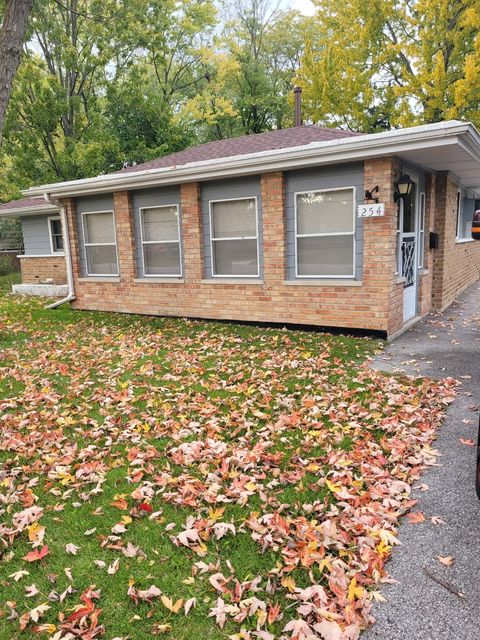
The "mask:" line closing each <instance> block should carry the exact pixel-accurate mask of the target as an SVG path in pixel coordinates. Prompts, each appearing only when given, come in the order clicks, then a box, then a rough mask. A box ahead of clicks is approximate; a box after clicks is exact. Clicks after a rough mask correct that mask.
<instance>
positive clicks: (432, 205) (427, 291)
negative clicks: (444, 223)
mask: <svg viewBox="0 0 480 640" xmlns="http://www.w3.org/2000/svg"><path fill="white" fill-rule="evenodd" d="M436 180H437V179H436V176H434V175H432V174H430V173H428V174H427V175H426V177H425V242H424V261H423V270H422V273H420V275H419V293H418V313H419V315H420V316H423V315H425V314H426V313H427V312H428V311H430V309H431V308H432V285H433V271H434V270H433V259H434V253H433V251H432V250H431V249H429V238H430V231H435V212H436Z"/></svg>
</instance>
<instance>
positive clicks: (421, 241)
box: [418, 193, 425, 269]
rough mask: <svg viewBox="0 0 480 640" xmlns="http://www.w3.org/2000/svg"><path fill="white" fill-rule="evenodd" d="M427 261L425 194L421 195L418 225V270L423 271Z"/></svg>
mask: <svg viewBox="0 0 480 640" xmlns="http://www.w3.org/2000/svg"><path fill="white" fill-rule="evenodd" d="M424 261H425V194H424V193H421V194H420V212H419V225H418V268H419V269H423V263H424Z"/></svg>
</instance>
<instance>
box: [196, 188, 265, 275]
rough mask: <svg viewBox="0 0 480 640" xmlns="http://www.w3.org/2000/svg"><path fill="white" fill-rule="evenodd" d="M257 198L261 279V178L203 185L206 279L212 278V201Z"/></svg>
mask: <svg viewBox="0 0 480 640" xmlns="http://www.w3.org/2000/svg"><path fill="white" fill-rule="evenodd" d="M249 197H256V198H257V207H258V236H259V237H258V252H259V255H258V264H259V273H260V277H261V278H262V277H263V233H262V226H263V225H262V220H263V209H262V192H261V186H260V176H248V177H246V178H238V179H236V180H235V179H233V180H232V179H229V180H217V181H215V182H204V183H203V184H202V224H203V248H204V254H203V255H204V273H205V278H212V277H213V275H212V254H211V246H210V206H209V203H210V201H211V200H232V199H235V198H249Z"/></svg>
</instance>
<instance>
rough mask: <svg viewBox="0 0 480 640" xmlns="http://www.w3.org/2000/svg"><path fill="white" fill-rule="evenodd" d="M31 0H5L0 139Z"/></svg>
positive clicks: (0, 53)
mask: <svg viewBox="0 0 480 640" xmlns="http://www.w3.org/2000/svg"><path fill="white" fill-rule="evenodd" d="M32 5H33V0H7V6H6V7H5V13H4V14H3V23H2V26H1V28H0V141H1V137H2V130H3V122H4V119H5V112H6V110H7V106H8V101H9V99H10V94H11V93H12V85H13V79H14V77H15V73H16V72H17V69H18V65H19V64H20V57H21V55H22V46H23V40H24V38H25V31H26V29H27V22H28V18H29V16H30V12H31V10H32Z"/></svg>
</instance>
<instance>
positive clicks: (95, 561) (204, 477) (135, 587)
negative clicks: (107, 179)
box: [0, 278, 452, 640]
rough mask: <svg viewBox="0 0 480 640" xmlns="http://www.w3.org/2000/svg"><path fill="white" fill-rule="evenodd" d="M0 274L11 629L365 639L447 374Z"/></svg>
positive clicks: (1, 620) (0, 399)
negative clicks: (376, 366) (392, 368)
mask: <svg viewBox="0 0 480 640" xmlns="http://www.w3.org/2000/svg"><path fill="white" fill-rule="evenodd" d="M0 283H1V287H2V293H1V297H0V420H1V425H2V426H1V432H0V459H1V462H2V465H1V470H0V553H2V554H3V557H2V563H1V564H0V639H2V640H12V639H14V638H30V637H36V635H37V634H39V636H40V637H47V638H48V637H51V638H55V640H57V639H59V638H68V637H81V638H84V639H85V640H88V639H89V638H94V637H100V636H103V637H105V638H108V639H109V640H113V639H114V638H117V639H118V638H122V639H127V638H131V639H135V640H141V639H143V638H150V637H152V635H156V634H161V635H163V634H165V636H166V637H171V638H174V639H175V640H183V639H187V638H188V639H189V640H191V639H193V638H195V639H196V638H209V639H211V640H215V639H220V638H229V637H231V638H236V639H238V640H240V639H242V638H243V639H245V640H248V639H250V638H251V639H252V640H253V639H256V638H259V639H260V640H271V639H273V638H291V637H298V638H299V640H301V638H302V637H304V636H303V635H302V633H304V634H306V633H307V632H308V629H310V632H311V633H312V634H314V633H315V634H317V637H318V638H322V637H328V636H327V632H331V633H333V632H334V631H335V632H338V631H339V630H340V629H341V630H342V631H341V633H342V634H343V633H345V634H350V635H348V637H349V638H354V637H356V634H358V631H359V630H360V629H361V628H364V627H365V626H366V625H367V624H368V621H369V613H368V612H369V607H370V602H371V599H372V597H378V596H377V593H378V592H377V583H378V580H379V578H380V577H381V576H382V575H384V568H383V565H384V561H385V559H386V558H387V557H388V554H389V552H390V549H391V546H392V543H394V542H395V538H394V535H395V533H396V525H397V521H398V519H399V517H400V516H401V515H402V514H403V513H405V511H406V510H407V509H408V508H409V507H410V506H411V504H410V503H409V485H410V484H411V482H412V481H413V480H414V479H415V478H416V477H418V475H419V473H420V470H421V467H422V465H423V464H425V463H427V464H428V463H429V462H430V461H431V460H432V452H431V449H430V446H429V443H430V442H431V441H432V439H433V437H434V433H435V429H436V427H437V426H438V424H439V422H440V420H441V418H442V415H443V411H444V407H445V404H446V403H447V402H448V401H449V399H450V398H451V395H452V392H451V386H450V384H449V383H433V382H427V381H418V380H417V381H414V380H407V379H397V378H394V377H391V376H384V375H381V374H379V373H374V372H372V371H371V370H369V369H368V368H367V367H365V366H364V365H363V364H362V363H363V362H364V361H365V359H366V358H367V357H368V356H370V355H371V354H372V353H373V352H374V351H375V350H378V349H379V348H381V345H380V343H379V342H378V341H375V340H369V339H354V338H349V337H341V336H336V337H333V336H330V335H324V334H319V333H317V334H315V333H308V332H292V331H285V330H273V329H265V328H255V327H247V326H240V325H235V324H221V323H215V322H197V321H188V320H181V319H165V318H143V317H137V316H124V315H115V314H106V313H105V314H104V313H89V312H74V311H71V310H70V309H68V308H67V307H62V308H59V309H57V310H53V311H48V310H45V309H44V308H43V306H44V304H45V300H38V299H31V298H20V297H13V296H11V295H8V291H9V288H10V287H9V285H10V283H11V278H10V279H9V278H2V279H0ZM386 498H388V500H386ZM45 545H47V547H48V553H47V554H46V555H45V556H44V557H43V558H42V559H37V560H34V561H32V562H29V561H28V560H26V559H24V558H25V557H26V556H27V553H29V552H37V553H38V551H40V550H42V549H43V550H44V551H45V549H44V547H45ZM67 545H75V547H78V550H76V548H75V547H68V549H69V550H70V551H76V553H68V551H67V549H66V546H67ZM22 571H28V574H23V573H19V572H22ZM152 586H154V587H156V589H155V588H154V589H151V587H152ZM89 589H90V590H89ZM149 589H150V590H149ZM92 591H93V596H94V597H92ZM192 598H194V599H195V600H194V601H192V600H191V599H192ZM179 600H181V601H182V602H178V601H179ZM187 601H190V602H189V604H191V605H192V607H191V609H190V610H189V612H188V614H187V615H186V614H185V602H187ZM175 603H177V606H176V607H175ZM42 605H45V606H42ZM38 607H40V608H39V609H38ZM46 607H49V608H46ZM171 609H174V611H172V610H171ZM177 609H178V612H177ZM32 610H33V611H32ZM100 610H101V611H100ZM76 612H78V613H76ZM349 625H350V626H349ZM69 631H71V632H72V633H74V634H75V635H72V636H69V635H68V633H69ZM312 637H313V635H312ZM332 637H343V635H342V636H333V635H332ZM345 637H347V635H345Z"/></svg>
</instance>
